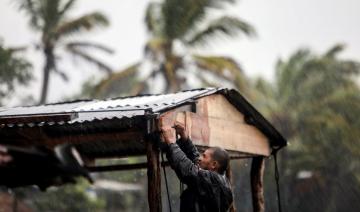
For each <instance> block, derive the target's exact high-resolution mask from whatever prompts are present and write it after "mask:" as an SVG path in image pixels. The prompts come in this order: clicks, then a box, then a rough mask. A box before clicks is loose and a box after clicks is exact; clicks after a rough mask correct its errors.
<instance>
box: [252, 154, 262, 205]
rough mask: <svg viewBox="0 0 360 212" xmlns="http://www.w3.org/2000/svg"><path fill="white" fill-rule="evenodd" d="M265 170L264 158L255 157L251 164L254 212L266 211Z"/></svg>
mask: <svg viewBox="0 0 360 212" xmlns="http://www.w3.org/2000/svg"><path fill="white" fill-rule="evenodd" d="M264 169H265V159H264V157H262V156H259V157H254V158H253V159H252V163H251V171H250V176H251V193H252V203H253V210H254V212H264V211H265V199H264V189H263V187H264V181H263V176H264Z"/></svg>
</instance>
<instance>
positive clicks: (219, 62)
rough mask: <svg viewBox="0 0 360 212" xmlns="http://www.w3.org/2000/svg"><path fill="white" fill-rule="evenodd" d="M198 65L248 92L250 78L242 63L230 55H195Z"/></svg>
mask: <svg viewBox="0 0 360 212" xmlns="http://www.w3.org/2000/svg"><path fill="white" fill-rule="evenodd" d="M193 58H194V60H195V63H196V65H197V66H198V67H199V68H200V69H202V70H204V71H207V72H211V73H213V74H214V75H216V76H217V77H219V78H222V79H224V80H226V81H228V82H231V83H233V84H234V86H236V87H237V88H238V89H240V90H242V91H243V92H247V87H248V80H247V78H246V76H245V73H244V72H243V70H242V68H241V67H240V65H239V64H238V63H237V62H236V61H235V60H233V59H232V58H229V57H221V56H199V55H193Z"/></svg>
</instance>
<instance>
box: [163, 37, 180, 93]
mask: <svg viewBox="0 0 360 212" xmlns="http://www.w3.org/2000/svg"><path fill="white" fill-rule="evenodd" d="M164 57H165V61H164V63H163V65H162V69H163V73H164V75H165V79H166V93H169V92H177V91H179V89H180V86H179V83H178V81H177V76H176V59H175V58H174V55H173V46H172V41H169V42H167V43H166V44H164Z"/></svg>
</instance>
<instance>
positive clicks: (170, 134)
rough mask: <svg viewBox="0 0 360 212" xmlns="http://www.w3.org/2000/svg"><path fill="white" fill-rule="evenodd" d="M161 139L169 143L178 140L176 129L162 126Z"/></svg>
mask: <svg viewBox="0 0 360 212" xmlns="http://www.w3.org/2000/svg"><path fill="white" fill-rule="evenodd" d="M160 137H161V140H162V141H164V142H165V143H167V144H171V143H175V142H176V134H175V129H174V128H172V127H168V126H164V127H162V128H161V136H160Z"/></svg>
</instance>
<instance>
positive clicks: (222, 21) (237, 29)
mask: <svg viewBox="0 0 360 212" xmlns="http://www.w3.org/2000/svg"><path fill="white" fill-rule="evenodd" d="M240 33H243V34H245V35H247V36H250V37H251V36H255V35H256V33H255V29H254V28H253V27H252V26H251V25H250V24H248V23H247V22H245V21H242V20H240V19H238V18H235V17H229V16H223V17H221V18H218V19H216V20H214V21H212V22H211V23H210V24H209V26H207V27H206V28H205V29H203V30H200V31H199V32H198V33H196V34H195V35H193V36H192V37H191V38H189V39H187V41H185V43H186V44H187V45H199V44H200V45H204V44H206V43H208V42H209V40H210V39H212V38H214V37H217V36H221V35H223V36H228V37H229V36H230V37H232V36H237V35H239V34H240Z"/></svg>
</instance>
